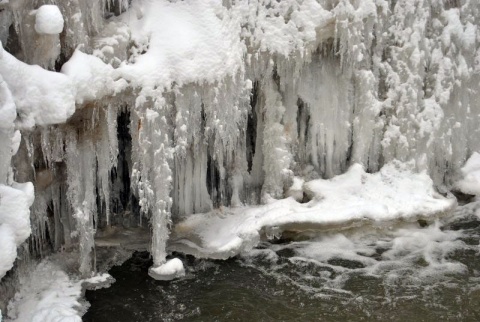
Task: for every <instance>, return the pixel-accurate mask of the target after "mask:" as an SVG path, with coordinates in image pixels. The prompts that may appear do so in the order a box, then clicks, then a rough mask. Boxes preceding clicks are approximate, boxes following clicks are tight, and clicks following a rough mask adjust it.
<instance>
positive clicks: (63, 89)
mask: <svg viewBox="0 0 480 322" xmlns="http://www.w3.org/2000/svg"><path fill="white" fill-rule="evenodd" d="M0 75H2V78H3V80H4V81H5V83H6V86H7V87H8V89H9V91H10V92H11V94H12V96H13V101H14V102H15V105H16V108H17V114H18V117H17V120H16V122H17V124H18V125H19V126H21V127H24V128H31V127H33V126H34V125H35V124H38V125H47V124H56V123H64V122H65V121H66V120H67V118H68V117H70V116H71V115H72V114H73V112H75V92H74V89H73V86H72V82H71V81H70V79H69V78H68V77H67V76H66V75H63V74H61V73H55V72H50V71H47V70H45V69H43V68H41V67H40V66H32V65H27V64H25V63H23V62H21V61H19V60H17V59H16V58H15V57H13V56H12V55H10V54H9V53H7V52H6V51H3V53H2V54H1V55H0ZM2 109H3V107H2Z"/></svg>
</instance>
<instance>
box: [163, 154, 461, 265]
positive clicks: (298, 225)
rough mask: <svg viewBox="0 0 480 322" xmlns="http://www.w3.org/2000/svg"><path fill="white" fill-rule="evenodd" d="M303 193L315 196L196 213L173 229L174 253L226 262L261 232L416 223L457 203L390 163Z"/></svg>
mask: <svg viewBox="0 0 480 322" xmlns="http://www.w3.org/2000/svg"><path fill="white" fill-rule="evenodd" d="M303 189H304V193H305V194H306V195H307V196H309V197H310V198H311V201H310V202H308V203H305V204H301V203H298V202H297V201H295V200H294V199H293V198H287V199H283V200H275V201H272V202H271V203H269V204H267V205H264V206H259V207H249V208H235V209H224V210H216V211H213V212H210V213H206V214H197V215H192V216H190V217H188V218H187V219H185V220H184V221H182V222H180V223H179V224H177V225H176V226H175V227H174V229H173V233H172V237H171V245H170V249H172V250H176V251H182V252H185V253H188V254H193V255H195V256H198V257H209V258H218V259H225V258H228V257H231V256H234V255H236V254H238V253H240V252H243V251H247V250H249V249H251V248H253V247H254V246H255V245H256V244H257V243H258V242H259V241H260V237H261V235H262V234H266V235H267V237H273V236H276V235H278V234H280V233H281V232H282V231H284V230H303V229H327V228H338V227H350V226H352V225H358V224H361V223H363V222H373V223H375V222H376V223H379V222H383V221H392V220H413V219H415V218H417V217H428V216H433V215H436V214H440V213H443V212H447V211H450V210H451V209H453V207H454V206H455V205H456V201H455V200H454V199H447V198H444V197H442V196H441V195H439V194H438V193H436V192H435V190H434V189H433V183H432V180H431V179H430V177H429V176H428V175H427V174H425V173H419V174H418V173H413V172H412V171H411V170H409V169H408V166H406V165H401V164H400V163H391V164H388V165H386V166H384V167H383V168H382V169H381V170H380V172H378V173H375V174H369V173H366V172H365V171H364V170H363V169H362V167H361V166H360V165H359V164H355V165H353V166H352V167H351V168H350V169H349V170H348V172H346V173H345V174H342V175H339V176H337V177H334V178H333V179H330V180H323V179H318V180H313V181H310V182H307V183H305V184H304V185H303Z"/></svg>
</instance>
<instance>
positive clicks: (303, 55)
mask: <svg viewBox="0 0 480 322" xmlns="http://www.w3.org/2000/svg"><path fill="white" fill-rule="evenodd" d="M479 26H480V2H478V1H475V0H397V1H389V0H282V1H271V0H250V1H237V0H224V1H216V0H212V1H210V0H201V1H197V0H184V1H175V0H170V1H169V0H158V1H153V0H131V1H126V0H91V1H90V0H65V1H58V2H55V1H34V0H10V1H8V0H6V1H1V0H0V41H1V44H2V46H0V138H1V140H2V143H1V145H0V278H3V277H4V276H5V275H7V277H6V278H14V277H12V276H10V277H9V276H8V273H7V272H8V271H10V272H12V271H14V270H15V269H13V270H12V267H14V264H15V263H16V264H15V265H17V266H18V265H20V266H21V263H19V261H17V262H15V259H16V258H17V250H19V252H21V253H22V254H23V253H26V254H27V255H25V256H26V257H31V258H35V257H36V256H43V255H45V254H50V253H55V252H65V253H68V254H74V258H75V260H74V262H75V263H76V264H75V265H74V266H75V269H74V271H75V273H78V274H79V276H81V277H83V278H86V277H91V276H92V273H94V272H96V270H97V267H96V246H95V238H96V237H98V236H99V235H102V236H109V234H113V232H116V231H118V230H122V229H129V228H136V227H141V228H143V229H144V230H142V231H143V232H144V233H147V234H148V231H150V233H151V243H150V250H151V254H152V256H153V260H154V267H153V268H152V276H157V277H159V276H160V278H161V277H162V276H163V275H168V276H169V277H175V276H181V275H182V274H184V272H183V267H181V265H178V264H179V263H178V262H176V261H175V260H173V261H172V260H171V261H169V262H167V255H168V254H169V252H171V251H172V250H177V251H183V252H186V253H191V254H194V255H196V256H204V257H209V256H210V257H215V258H226V257H228V256H233V255H235V254H236V253H238V252H240V251H242V250H245V249H249V248H251V247H254V246H255V243H256V242H258V240H259V238H260V237H259V236H260V235H261V234H267V235H269V234H276V233H279V232H282V231H283V230H288V229H292V225H293V226H295V225H297V226H302V225H305V224H312V225H319V226H321V225H330V224H332V223H335V225H337V224H338V225H343V224H351V223H352V221H354V220H357V219H358V220H359V221H363V220H364V219H365V218H367V219H369V220H372V221H381V220H397V219H399V218H401V219H408V220H414V219H415V218H417V217H416V216H427V217H428V216H430V215H431V216H435V215H439V214H445V213H447V212H449V211H451V210H452V209H453V208H455V206H456V201H455V197H454V196H453V195H452V194H451V193H450V191H462V192H463V193H467V194H473V195H475V194H478V192H479V191H480V188H479V187H480V180H478V177H477V176H476V175H478V173H476V174H475V173H474V171H477V172H478V167H479V165H478V164H479V161H478V153H479V152H480V127H479V124H480V96H479V95H480V94H479V91H480V85H479V84H480V50H479V48H480V41H479V40H480V30H479ZM472 155H473V157H472V158H471V161H469V163H467V164H466V165H465V163H466V161H467V159H469V158H470V157H471V156H472ZM475 160H477V161H475ZM472 173H473V174H472ZM339 194H342V196H338V195H339ZM289 196H290V197H289ZM287 197H289V198H287ZM285 198H286V199H285ZM339 204H342V206H345V208H342V209H343V210H341V209H340V208H338V207H337V206H338V205H339ZM405 204H409V205H406V206H405V207H402V205H405ZM250 206H254V207H250ZM29 209H30V210H29ZM345 209H348V211H347V210H345ZM419 209H421V211H419ZM229 216H230V217H229ZM302 216H303V217H302ZM342 216H343V217H342ZM227 217H228V218H227ZM229 219H231V220H229ZM174 227H175V228H174ZM297 228H298V227H297ZM297 228H295V229H297ZM170 232H172V238H170ZM215 237H219V239H221V241H219V239H215ZM22 245H23V246H22ZM25 245H27V246H25ZM19 254H20V253H19ZM18 256H19V255H18ZM162 274H163V275H162ZM11 275H13V273H11ZM0 292H1V288H0ZM0 294H1V293H0ZM2 305H3V306H2ZM4 305H6V304H5V303H1V301H0V309H2V308H3V309H4Z"/></svg>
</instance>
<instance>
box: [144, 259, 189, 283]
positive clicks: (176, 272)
mask: <svg viewBox="0 0 480 322" xmlns="http://www.w3.org/2000/svg"><path fill="white" fill-rule="evenodd" d="M148 275H150V276H151V277H152V278H154V279H156V280H160V281H170V280H173V279H175V278H179V277H183V276H185V268H184V267H183V263H182V261H181V260H180V259H178V258H172V259H170V260H168V261H167V262H166V263H165V264H162V265H160V266H157V267H150V268H149V269H148Z"/></svg>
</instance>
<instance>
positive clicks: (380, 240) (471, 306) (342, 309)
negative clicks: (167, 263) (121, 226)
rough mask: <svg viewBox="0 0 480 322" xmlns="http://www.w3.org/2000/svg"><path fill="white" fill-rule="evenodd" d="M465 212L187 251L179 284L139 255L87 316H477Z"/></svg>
mask: <svg viewBox="0 0 480 322" xmlns="http://www.w3.org/2000/svg"><path fill="white" fill-rule="evenodd" d="M472 207H473V208H474V206H472ZM472 207H471V208H472ZM475 207H477V206H475ZM473 208H472V209H469V210H470V212H472V211H474V210H475V209H473ZM459 218H460V219H457V220H455V221H453V222H450V223H448V224H445V223H444V224H440V223H434V224H432V225H430V226H428V227H421V226H423V225H411V226H408V227H406V226H404V227H401V228H395V229H393V228H392V229H383V230H380V229H373V228H371V229H363V230H356V231H353V232H352V231H351V232H341V233H339V232H336V233H335V232H332V233H328V234H327V233H323V234H321V235H316V236H313V237H312V236H311V238H309V239H308V240H304V241H298V240H297V241H294V242H289V243H278V242H277V243H264V244H262V245H260V246H259V247H258V248H257V249H255V250H253V251H252V252H251V253H249V254H245V255H242V256H240V257H238V258H236V259H231V260H228V261H208V260H195V259H193V258H185V257H184V258H182V260H183V261H184V264H185V266H186V267H187V270H188V273H187V276H186V277H185V278H183V279H180V280H176V281H172V282H161V281H156V280H153V279H152V278H150V277H149V276H148V274H147V270H148V267H149V266H150V265H151V264H152V262H151V260H150V258H149V254H148V253H135V254H134V256H133V257H132V258H131V259H129V260H128V261H127V262H125V263H124V264H123V265H122V266H117V267H114V268H112V269H111V271H110V274H111V275H112V276H113V277H114V278H115V279H116V282H115V283H114V284H113V285H112V286H111V287H110V288H107V289H101V290H97V291H87V294H86V297H87V300H88V301H89V302H90V303H91V307H90V308H89V310H88V312H87V313H86V315H85V316H84V321H95V322H100V321H101V322H109V321H177V320H181V321H480V254H479V250H480V249H479V240H480V221H479V220H478V217H476V216H472V215H468V216H463V217H459Z"/></svg>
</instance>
